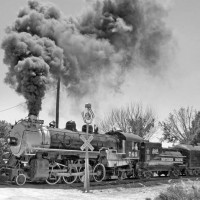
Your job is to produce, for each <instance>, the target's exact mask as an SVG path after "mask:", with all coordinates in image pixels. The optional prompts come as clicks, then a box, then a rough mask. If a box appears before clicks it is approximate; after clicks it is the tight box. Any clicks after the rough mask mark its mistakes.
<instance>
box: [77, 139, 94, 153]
mask: <svg viewBox="0 0 200 200" xmlns="http://www.w3.org/2000/svg"><path fill="white" fill-rule="evenodd" d="M80 138H81V140H83V142H84V144H83V145H82V146H81V147H80V148H81V150H82V151H83V150H84V149H85V148H86V147H88V148H89V149H90V150H91V151H93V150H94V147H93V146H92V145H91V144H90V142H91V141H92V140H93V138H94V137H93V136H92V135H91V136H90V137H89V138H88V140H87V139H86V138H85V137H84V136H83V135H81V136H80Z"/></svg>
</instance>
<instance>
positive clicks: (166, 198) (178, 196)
mask: <svg viewBox="0 0 200 200" xmlns="http://www.w3.org/2000/svg"><path fill="white" fill-rule="evenodd" d="M199 199H200V188H199V187H198V186H195V185H194V184H192V186H191V185H190V186H188V185H186V183H183V182H182V184H181V185H173V186H170V187H169V188H167V191H166V192H161V193H160V195H159V196H158V197H156V198H155V199H154V200H199Z"/></svg>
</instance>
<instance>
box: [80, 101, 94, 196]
mask: <svg viewBox="0 0 200 200" xmlns="http://www.w3.org/2000/svg"><path fill="white" fill-rule="evenodd" d="M82 117H83V121H84V122H85V123H86V138H85V137H84V136H81V137H80V138H81V139H82V140H83V142H84V144H83V145H82V146H81V147H80V148H81V150H82V151H83V150H84V149H85V179H84V190H85V192H87V193H88V192H89V187H90V177H89V176H90V172H89V155H88V148H90V150H91V151H93V150H94V147H93V146H92V145H91V144H90V142H91V141H92V140H93V136H92V135H91V136H90V137H89V135H88V133H89V124H91V123H92V121H93V119H94V113H93V111H92V109H91V104H89V103H88V104H85V111H83V112H82Z"/></svg>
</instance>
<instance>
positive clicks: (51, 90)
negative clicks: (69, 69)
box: [0, 89, 56, 112]
mask: <svg viewBox="0 0 200 200" xmlns="http://www.w3.org/2000/svg"><path fill="white" fill-rule="evenodd" d="M54 91H56V89H54V90H51V91H50V92H54ZM46 98H47V97H43V98H42V100H43V99H46ZM25 103H27V102H26V101H25V102H23V103H20V104H17V105H16V106H12V107H10V108H7V109H4V110H0V112H5V111H7V110H11V109H13V108H16V107H18V106H21V105H23V104H25Z"/></svg>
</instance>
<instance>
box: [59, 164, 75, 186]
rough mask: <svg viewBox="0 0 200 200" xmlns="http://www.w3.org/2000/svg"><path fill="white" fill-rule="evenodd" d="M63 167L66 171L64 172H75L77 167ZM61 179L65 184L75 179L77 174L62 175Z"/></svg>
mask: <svg viewBox="0 0 200 200" xmlns="http://www.w3.org/2000/svg"><path fill="white" fill-rule="evenodd" d="M63 169H66V170H67V172H65V173H77V168H76V167H64V168H63ZM62 179H63V181H64V182H65V183H67V184H72V183H74V182H75V181H76V179H77V175H71V176H68V177H67V176H63V177H62Z"/></svg>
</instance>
